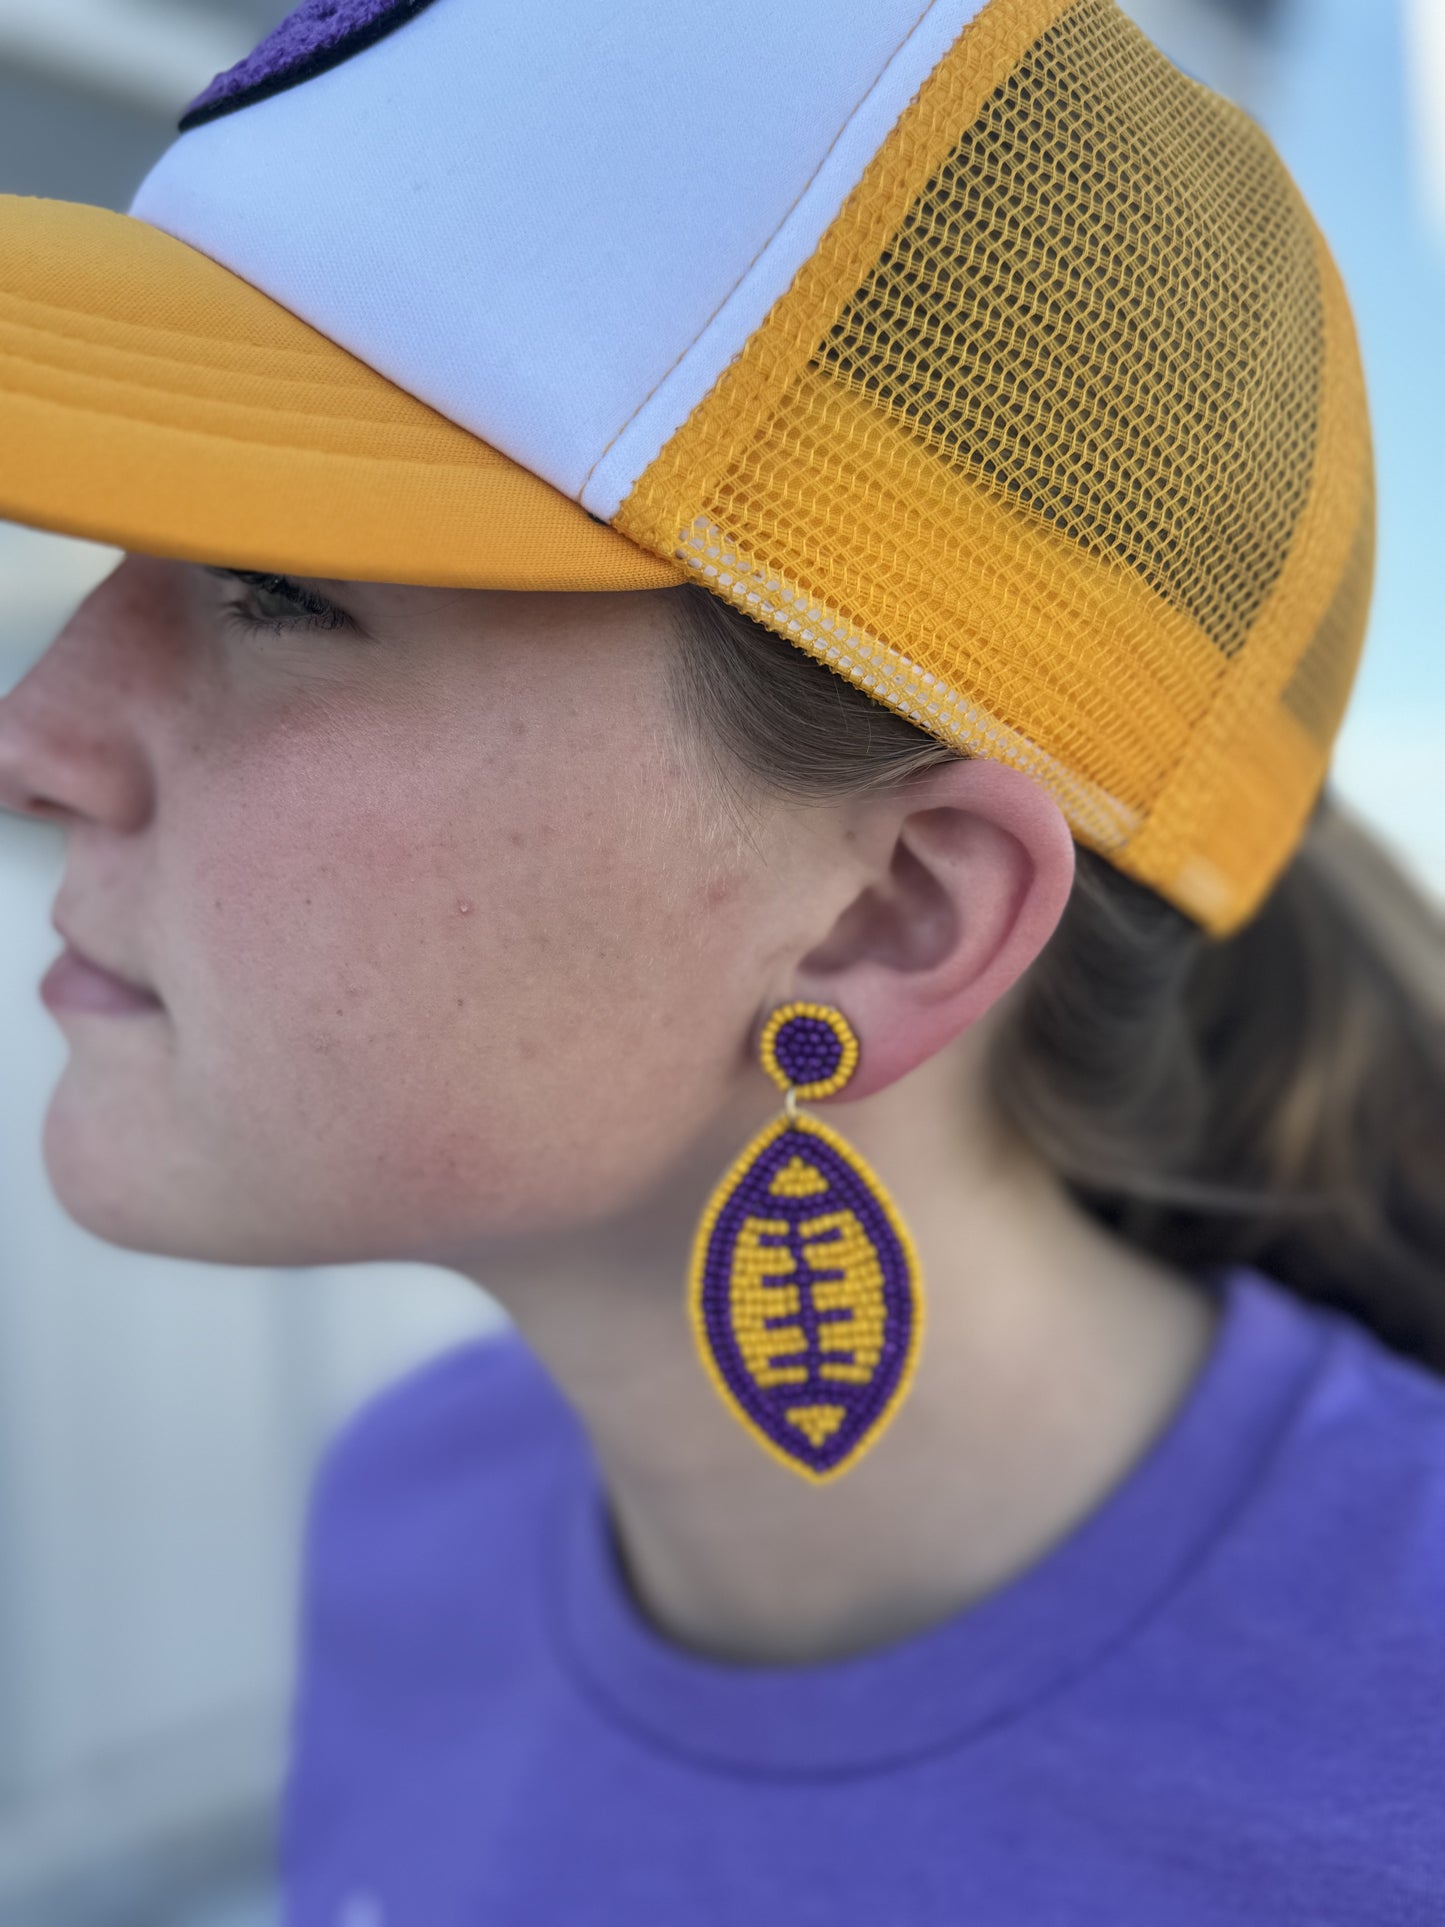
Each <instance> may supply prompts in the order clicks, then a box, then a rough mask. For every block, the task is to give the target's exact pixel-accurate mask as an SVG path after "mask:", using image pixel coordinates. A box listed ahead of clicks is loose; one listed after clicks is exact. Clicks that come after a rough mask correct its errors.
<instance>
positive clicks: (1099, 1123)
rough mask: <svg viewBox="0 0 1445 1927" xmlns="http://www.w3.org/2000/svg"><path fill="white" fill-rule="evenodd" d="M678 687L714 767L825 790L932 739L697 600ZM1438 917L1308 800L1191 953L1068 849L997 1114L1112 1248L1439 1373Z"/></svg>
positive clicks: (1441, 1035)
mask: <svg viewBox="0 0 1445 1927" xmlns="http://www.w3.org/2000/svg"><path fill="white" fill-rule="evenodd" d="M668 593H669V594H671V595H673V596H674V597H675V598H676V600H677V607H678V613H679V617H680V623H679V629H680V638H681V647H680V653H679V656H678V659H677V671H676V678H675V690H674V693H675V696H676V700H677V703H678V707H679V710H680V713H681V715H682V718H683V720H684V723H685V726H686V727H687V728H688V729H689V730H690V732H691V733H692V734H693V735H694V736H695V737H696V738H698V739H699V740H700V741H701V742H702V743H704V744H705V745H706V746H708V748H709V749H710V750H711V752H712V753H713V754H714V756H715V757H716V758H717V760H718V762H719V764H720V766H721V767H722V768H723V769H724V770H725V771H726V772H728V773H731V774H732V775H733V776H736V775H737V774H738V773H740V772H742V773H746V775H747V776H748V777H750V778H751V779H752V780H753V781H755V782H757V783H760V784H762V785H763V786H764V787H766V788H768V789H771V790H773V791H775V792H778V793H780V794H784V795H791V796H797V797H800V798H807V797H816V798H824V797H829V796H842V795H846V794H849V793H856V792H859V791H863V790H867V789H873V788H878V787H880V786H884V785H889V784H892V783H896V782H900V781H903V780H905V779H906V778H907V777H908V776H909V775H911V774H913V773H914V772H915V771H917V770H920V769H925V768H928V767H930V766H932V765H934V764H937V763H940V762H947V761H950V760H952V759H953V757H954V752H953V751H952V750H950V749H949V748H947V747H946V746H945V745H943V744H941V743H939V742H936V741H935V740H934V739H933V738H932V737H930V736H928V735H927V734H926V733H925V732H924V731H922V730H920V729H918V728H917V727H916V726H915V725H914V724H912V723H910V722H908V721H907V720H906V719H905V718H904V717H902V716H899V715H897V714H896V713H895V712H894V711H892V710H889V709H885V708H884V707H883V706H882V705H881V704H878V703H875V702H874V701H872V699H871V698H870V697H868V696H867V695H865V694H864V693H863V692H862V691H860V690H858V689H856V688H854V686H853V685H852V684H850V683H848V682H845V681H844V680H843V679H842V678H841V677H838V676H835V675H833V674H832V673H831V672H830V671H828V670H827V669H825V668H823V667H821V666H820V665H819V664H818V663H816V662H814V661H813V660H812V659H811V658H810V657H807V656H805V655H804V654H803V653H802V652H801V651H799V650H796V649H794V648H792V647H791V646H790V645H789V644H788V643H786V642H784V641H782V640H780V639H779V638H778V637H777V636H775V635H773V634H772V633H771V632H770V631H768V630H766V629H763V628H762V627H761V626H760V625H758V624H756V623H753V622H751V621H749V620H748V618H747V617H745V616H743V615H741V614H740V613H738V612H737V611H735V610H733V609H731V608H729V607H727V606H726V605H724V604H722V603H720V602H718V601H717V600H716V599H715V598H713V597H712V596H710V595H708V594H707V592H706V591H705V590H702V589H699V588H695V587H691V586H689V587H686V588H682V589H678V590H675V591H669V592H668ZM1442 1003H1445V930H1442V927H1441V922H1440V919H1439V917H1438V915H1437V914H1436V913H1435V912H1434V911H1433V909H1432V908H1431V907H1430V906H1429V905H1428V904H1427V903H1426V902H1425V900H1424V898H1423V897H1422V896H1421V894H1420V893H1419V892H1418V891H1417V890H1416V889H1415V888H1414V886H1413V885H1412V884H1411V883H1410V882H1409V881H1408V879H1407V878H1406V877H1405V876H1404V875H1403V874H1402V872H1401V871H1400V870H1399V869H1398V867H1397V866H1396V865H1395V864H1393V863H1392V862H1391V861H1390V859H1389V858H1388V857H1387V856H1386V855H1385V853H1384V851H1383V850H1382V849H1381V848H1380V847H1379V845H1378V844H1377V843H1376V842H1375V841H1374V840H1373V839H1372V838H1371V837H1369V836H1368V835H1367V833H1366V832H1365V831H1364V830H1363V829H1362V828H1361V827H1360V826H1359V825H1358V824H1356V823H1354V822H1353V821H1352V820H1351V819H1350V818H1349V817H1348V816H1347V815H1346V814H1345V813H1344V812H1343V811H1342V810H1341V809H1340V808H1339V807H1338V806H1337V805H1335V804H1333V803H1332V802H1330V801H1329V800H1328V799H1325V800H1323V801H1322V802H1321V804H1320V806H1319V808H1318V810H1317V811H1316V814H1315V818H1314V820H1313V822H1312V824H1311V827H1310V830H1309V832H1308V834H1307V836H1306V838H1305V840H1304V842H1303V844H1302V846H1301V848H1300V849H1299V851H1298V852H1297V853H1296V855H1295V857H1294V859H1293V861H1292V862H1291V863H1290V865H1289V866H1288V868H1287V869H1286V871H1285V872H1284V874H1283V876H1282V877H1281V878H1280V880H1279V882H1278V884H1277V885H1276V887H1275V889H1274V890H1273V892H1272V893H1271V895H1270V896H1269V897H1268V898H1267V899H1266V901H1265V903H1264V905H1263V907H1262V909H1261V910H1260V912H1259V913H1258V915H1257V916H1256V917H1255V918H1254V920H1253V921H1252V922H1251V923H1249V924H1248V925H1246V926H1245V928H1244V929H1243V930H1241V931H1240V932H1238V934H1237V935H1235V936H1234V937H1231V938H1229V939H1228V940H1226V941H1223V942H1216V941H1211V940H1210V939H1208V938H1207V937H1205V936H1204V935H1203V934H1202V933H1201V932H1200V931H1199V930H1198V929H1197V928H1196V926H1195V925H1193V924H1192V923H1190V922H1189V921H1188V919H1187V918H1185V917H1184V916H1182V915H1181V914H1180V913H1179V912H1178V911H1177V910H1175V909H1173V908H1172V907H1171V906H1170V905H1169V904H1167V903H1165V902H1164V901H1163V900H1162V899H1161V898H1160V897H1158V896H1156V895H1154V893H1153V892H1152V891H1149V890H1147V889H1144V888H1143V887H1142V886H1140V885H1138V884H1136V883H1134V882H1132V881H1131V880H1130V879H1129V878H1127V877H1125V876H1123V875H1122V874H1121V873H1120V872H1118V871H1117V870H1115V869H1113V868H1112V867H1111V866H1110V865H1109V864H1108V863H1106V862H1105V861H1104V860H1103V859H1102V858H1100V857H1098V856H1095V855H1094V854H1093V853H1092V852H1090V851H1088V850H1082V849H1081V850H1080V851H1079V862H1078V876H1077V881H1076V884H1075V887H1074V891H1073V894H1072V896H1071V898H1070V901H1069V905H1068V908H1067V910H1066V911H1065V913H1064V917H1063V920H1062V922H1061V923H1060V926H1059V929H1058V930H1057V932H1056V933H1055V935H1054V937H1053V938H1052V939H1051V941H1050V943H1049V944H1048V946H1047V947H1046V948H1045V950H1044V952H1043V953H1042V955H1041V956H1040V957H1039V958H1038V960H1037V961H1036V963H1035V964H1034V965H1033V967H1032V969H1031V970H1030V971H1029V973H1028V975H1027V976H1026V977H1025V978H1024V979H1023V981H1022V983H1021V985H1020V986H1019V991H1018V994H1017V995H1016V996H1015V997H1014V998H1013V999H1012V1000H1011V1002H1010V1006H1009V1008H1008V1010H1007V1011H1006V1012H1005V1013H1004V1015H1003V1022H1002V1024H1001V1027H1000V1030H999V1033H998V1035H997V1038H996V1043H995V1048H994V1053H993V1058H992V1062H991V1067H990V1069H991V1081H992V1092H993V1096H994V1099H995V1102H996V1103H997V1105H998V1107H999V1109H1000V1111H1001V1113H1002V1114H1003V1115H1004V1116H1005V1117H1006V1118H1008V1119H1009V1121H1010V1122H1011V1123H1012V1124H1013V1126H1014V1127H1015V1128H1016V1129H1017V1130H1019V1131H1020V1132H1021V1133H1022V1134H1023V1135H1024V1136H1025V1137H1026V1138H1027V1140H1028V1141H1029V1142H1030V1143H1031V1144H1032V1145H1033V1146H1034V1148H1035V1149H1036V1150H1037V1151H1038V1153H1039V1154H1040V1155H1041V1156H1042V1157H1043V1158H1045V1159H1046V1160H1047V1162H1048V1163H1049V1164H1050V1165H1051V1166H1052V1168H1053V1169H1054V1170H1055V1171H1056V1172H1057V1173H1058V1175H1059V1177H1060V1178H1061V1179H1062V1180H1063V1182H1064V1183H1065V1184H1067V1185H1068V1186H1069V1188H1070V1189H1071V1191H1072V1192H1073V1193H1074V1195H1075V1196H1076V1197H1077V1198H1078V1199H1079V1201H1080V1202H1081V1203H1082V1204H1083V1205H1084V1207H1085V1208H1086V1209H1088V1210H1089V1211H1090V1212H1092V1213H1093V1214H1094V1215H1095V1216H1096V1217H1097V1218H1098V1219H1099V1220H1100V1221H1102V1222H1103V1223H1105V1224H1107V1225H1109V1226H1110V1227H1111V1228H1112V1229H1113V1230H1114V1231H1115V1232H1116V1233H1117V1234H1118V1235H1119V1236H1121V1237H1124V1238H1126V1239H1128V1240H1129V1241H1130V1242H1131V1243H1133V1244H1134V1245H1136V1246H1138V1247H1139V1248H1141V1249H1143V1250H1145V1251H1148V1252H1150V1253H1151V1254H1153V1255H1155V1256H1157V1257H1160V1258H1163V1259H1165V1260H1166V1261H1168V1262H1170V1263H1173V1264H1176V1265H1180V1266H1183V1267H1185V1268H1189V1269H1198V1268H1201V1267H1205V1266H1210V1265H1218V1264H1230V1263H1247V1264H1254V1265H1257V1266H1259V1267H1260V1268H1261V1269H1262V1270H1264V1271H1266V1272H1268V1273H1269V1274H1270V1276H1271V1277H1273V1278H1275V1279H1277V1280H1278V1281H1279V1282H1280V1283H1281V1284H1284V1285H1287V1286H1289V1287H1290V1288H1291V1289H1293V1290H1294V1291H1296V1292H1298V1293H1300V1294H1301V1295H1302V1296H1304V1297H1307V1298H1310V1299H1312V1300H1314V1301H1316V1302H1318V1303H1322V1304H1328V1305H1333V1306H1336V1307H1338V1308H1340V1309H1342V1310H1344V1311H1347V1312H1348V1313H1350V1314H1351V1315H1352V1316H1354V1317H1355V1318H1357V1319H1358V1320H1359V1321H1360V1322H1361V1323H1363V1324H1365V1325H1367V1326H1369V1327H1370V1328H1371V1329H1373V1330H1374V1331H1376V1332H1377V1333H1378V1334H1379V1336H1380V1337H1382V1338H1383V1339H1384V1340H1385V1341H1386V1342H1387V1343H1388V1344H1390V1345H1392V1346H1393V1347H1394V1348H1395V1349H1396V1350H1398V1351H1401V1352H1403V1353H1406V1354H1408V1355H1410V1356H1413V1357H1416V1358H1418V1359H1421V1360H1423V1361H1424V1362H1426V1363H1427V1364H1429V1365H1431V1366H1433V1367H1434V1368H1435V1369H1436V1370H1437V1371H1441V1372H1445V1184H1442V1182H1441V1172H1442V1170H1445V1024H1442V1021H1441V1020H1442V1014H1445V1012H1442Z"/></svg>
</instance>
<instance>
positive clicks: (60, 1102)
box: [41, 1078, 313, 1266]
mask: <svg viewBox="0 0 1445 1927" xmlns="http://www.w3.org/2000/svg"><path fill="white" fill-rule="evenodd" d="M41 1152H42V1156H43V1159H44V1164H45V1175H46V1177H47V1179H48V1180H49V1183H50V1188H51V1190H52V1192H53V1193H54V1195H55V1199H56V1202H57V1203H58V1204H59V1206H60V1208H61V1210H62V1211H64V1213H65V1214H66V1216H67V1217H68V1218H70V1219H71V1220H72V1221H73V1222H74V1223H76V1224H78V1225H79V1226H80V1227H81V1229H82V1230H84V1231H88V1232H89V1233H90V1234H91V1236H92V1237H95V1238H100V1239H102V1240H103V1241H104V1242H105V1243H106V1244H111V1245H118V1246H120V1247H121V1248H122V1249H123V1250H126V1251H145V1252H150V1253H152V1254H154V1255H155V1256H156V1257H162V1258H189V1259H194V1260H197V1261H199V1262H202V1263H206V1264H223V1265H268V1266H270V1265H289V1264H298V1263H307V1262H313V1261H309V1260H307V1259H305V1258H301V1257H298V1256H297V1255H296V1254H295V1253H294V1251H293V1250H291V1249H290V1247H289V1245H288V1243H287V1241H286V1238H285V1233H284V1230H283V1229H282V1227H280V1226H279V1225H278V1224H277V1223H276V1222H275V1220H274V1218H273V1219H270V1220H269V1221H268V1219H267V1218H265V1217H262V1216H260V1215H259V1214H258V1216H257V1218H256V1221H255V1223H254V1224H252V1225H246V1224H242V1223H239V1222H237V1221H236V1212H235V1207H234V1204H233V1203H232V1202H231V1200H230V1199H229V1198H228V1197H226V1196H225V1193H226V1187H225V1186H224V1185H222V1186H220V1187H218V1188H219V1190H220V1191H221V1193H222V1196H221V1198H219V1199H217V1200H215V1204H216V1207H217V1208H215V1209H214V1210H212V1209H208V1203H209V1202H210V1201H209V1200H208V1198H207V1196H206V1191H207V1187H206V1186H205V1185H203V1184H201V1183H199V1182H198V1181H197V1176H196V1174H195V1170H194V1165H193V1162H191V1161H190V1160H187V1161H185V1162H187V1163H188V1164H189V1166H190V1168H189V1169H188V1170H187V1171H186V1173H185V1175H182V1173H181V1171H180V1170H179V1169H178V1168H177V1166H178V1164H180V1163H181V1162H182V1161H181V1160H177V1159H173V1158H167V1157H166V1156H165V1154H164V1152H163V1150H162V1149H160V1148H159V1147H157V1146H155V1145H154V1144H150V1143H148V1141H147V1136H146V1133H145V1132H144V1131H142V1130H139V1129H135V1128H132V1129H131V1130H130V1131H126V1130H125V1129H123V1128H117V1127H116V1126H115V1124H114V1123H113V1122H111V1121H108V1120H106V1119H105V1118H104V1116H103V1115H101V1114H100V1113H99V1111H98V1109H97V1107H95V1106H94V1105H91V1104H86V1103H79V1102H76V1101H74V1100H73V1098H72V1097H71V1094H70V1093H69V1092H68V1091H67V1088H66V1082H65V1080H64V1078H62V1080H61V1083H60V1085H59V1086H58V1088H57V1090H56V1092H55V1095H54V1096H53V1097H52V1099H51V1102H50V1107H49V1109H48V1111H47V1112H46V1116H45V1128H44V1132H43V1134H42V1138H41ZM258 1225H265V1227H266V1229H265V1232H264V1234H263V1235H258V1232H257V1226H258Z"/></svg>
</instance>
